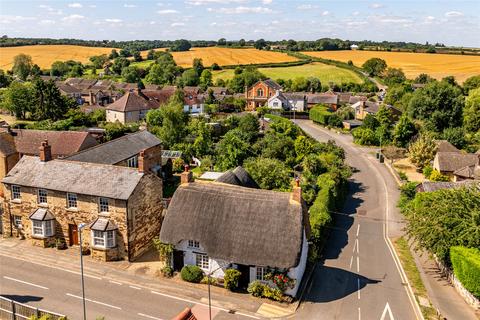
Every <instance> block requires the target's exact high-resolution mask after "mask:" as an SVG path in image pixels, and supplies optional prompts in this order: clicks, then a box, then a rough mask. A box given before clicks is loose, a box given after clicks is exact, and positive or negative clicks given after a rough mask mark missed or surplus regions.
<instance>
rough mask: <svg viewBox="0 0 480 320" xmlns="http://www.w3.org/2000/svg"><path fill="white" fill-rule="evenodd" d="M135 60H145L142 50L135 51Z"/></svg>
mask: <svg viewBox="0 0 480 320" xmlns="http://www.w3.org/2000/svg"><path fill="white" fill-rule="evenodd" d="M133 60H135V61H136V62H140V61H142V60H143V59H142V55H141V54H140V52H138V51H134V52H133Z"/></svg>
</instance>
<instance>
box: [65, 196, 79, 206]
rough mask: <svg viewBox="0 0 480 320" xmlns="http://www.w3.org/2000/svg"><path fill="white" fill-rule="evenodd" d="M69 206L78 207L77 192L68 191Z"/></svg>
mask: <svg viewBox="0 0 480 320" xmlns="http://www.w3.org/2000/svg"><path fill="white" fill-rule="evenodd" d="M67 207H68V208H76V207H77V194H75V193H67Z"/></svg>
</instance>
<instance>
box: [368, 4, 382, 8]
mask: <svg viewBox="0 0 480 320" xmlns="http://www.w3.org/2000/svg"><path fill="white" fill-rule="evenodd" d="M383 7H384V5H383V4H381V3H372V4H371V5H370V8H372V9H380V8H383Z"/></svg>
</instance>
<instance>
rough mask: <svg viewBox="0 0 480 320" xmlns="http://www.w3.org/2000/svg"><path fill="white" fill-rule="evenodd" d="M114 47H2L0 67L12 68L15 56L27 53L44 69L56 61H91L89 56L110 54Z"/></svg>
mask: <svg viewBox="0 0 480 320" xmlns="http://www.w3.org/2000/svg"><path fill="white" fill-rule="evenodd" d="M111 51H112V48H100V47H84V46H74V45H38V46H21V47H7V48H0V68H1V69H11V68H12V63H13V57H15V56H16V55H17V54H20V53H25V54H28V55H29V56H31V57H32V60H33V63H36V64H38V65H39V66H40V68H42V69H49V68H50V66H51V65H52V63H53V62H55V61H58V60H60V61H66V60H75V61H80V62H82V63H86V62H89V60H88V58H89V57H91V56H95V55H99V54H104V53H106V54H109V53H110V52H111Z"/></svg>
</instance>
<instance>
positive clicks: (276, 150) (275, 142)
mask: <svg viewBox="0 0 480 320" xmlns="http://www.w3.org/2000/svg"><path fill="white" fill-rule="evenodd" d="M252 150H253V151H254V152H255V154H259V155H261V156H262V157H264V158H269V159H278V160H280V161H283V162H286V163H287V164H292V165H294V164H295V158H296V157H295V144H294V142H293V140H292V138H290V137H288V136H283V135H281V134H278V133H275V132H272V131H268V132H267V134H265V136H264V138H263V139H259V140H258V141H257V142H256V143H255V144H254V145H253V146H252Z"/></svg>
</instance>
